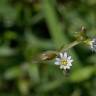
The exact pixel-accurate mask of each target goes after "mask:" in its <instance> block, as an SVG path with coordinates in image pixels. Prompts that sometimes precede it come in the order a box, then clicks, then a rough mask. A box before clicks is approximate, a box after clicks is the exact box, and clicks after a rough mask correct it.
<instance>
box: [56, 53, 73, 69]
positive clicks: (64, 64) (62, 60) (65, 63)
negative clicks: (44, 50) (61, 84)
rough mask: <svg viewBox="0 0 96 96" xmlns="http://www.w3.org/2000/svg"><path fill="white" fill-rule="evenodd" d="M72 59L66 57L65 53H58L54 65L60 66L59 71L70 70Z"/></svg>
mask: <svg viewBox="0 0 96 96" xmlns="http://www.w3.org/2000/svg"><path fill="white" fill-rule="evenodd" d="M72 62H73V60H72V58H71V56H68V54H67V52H64V53H60V54H59V56H57V58H56V61H55V65H60V69H65V70H66V69H70V67H71V66H72Z"/></svg>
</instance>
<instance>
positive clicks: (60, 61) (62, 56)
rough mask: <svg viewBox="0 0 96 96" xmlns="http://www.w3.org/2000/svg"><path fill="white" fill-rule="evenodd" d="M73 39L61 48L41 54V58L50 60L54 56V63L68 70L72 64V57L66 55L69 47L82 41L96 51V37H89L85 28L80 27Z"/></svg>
mask: <svg viewBox="0 0 96 96" xmlns="http://www.w3.org/2000/svg"><path fill="white" fill-rule="evenodd" d="M75 39H76V40H75V41H73V42H72V43H71V44H68V45H67V46H64V47H62V49H60V50H59V53H58V51H50V52H46V53H44V54H42V56H41V60H43V61H45V60H51V59H54V58H55V65H58V66H59V67H60V69H63V70H69V69H70V68H71V66H72V62H73V59H72V57H71V56H69V55H68V53H67V50H69V49H70V48H72V47H74V46H76V45H78V44H80V43H84V44H86V45H89V46H90V49H91V50H92V51H94V52H96V38H93V39H90V37H88V36H87V34H86V28H85V27H81V31H80V32H77V33H76V36H75Z"/></svg>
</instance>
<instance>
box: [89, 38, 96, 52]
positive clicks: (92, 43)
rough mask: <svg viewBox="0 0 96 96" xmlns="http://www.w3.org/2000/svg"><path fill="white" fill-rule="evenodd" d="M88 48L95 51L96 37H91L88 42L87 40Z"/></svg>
mask: <svg viewBox="0 0 96 96" xmlns="http://www.w3.org/2000/svg"><path fill="white" fill-rule="evenodd" d="M89 45H90V48H91V50H92V51H95V52H96V38H93V39H92V40H91V41H90V42H89Z"/></svg>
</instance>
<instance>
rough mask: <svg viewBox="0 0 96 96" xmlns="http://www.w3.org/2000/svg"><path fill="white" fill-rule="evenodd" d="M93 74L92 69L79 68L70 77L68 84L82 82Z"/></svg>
mask: <svg viewBox="0 0 96 96" xmlns="http://www.w3.org/2000/svg"><path fill="white" fill-rule="evenodd" d="M93 73H94V67H90V66H88V67H85V68H80V69H78V70H76V71H74V72H73V73H72V74H71V76H70V78H69V79H70V82H82V81H84V80H87V79H89V78H90V77H91V76H92V75H93Z"/></svg>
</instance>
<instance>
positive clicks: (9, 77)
mask: <svg viewBox="0 0 96 96" xmlns="http://www.w3.org/2000/svg"><path fill="white" fill-rule="evenodd" d="M82 25H83V26H86V28H87V34H88V36H90V37H94V36H95V35H96V0H0V96H49V95H50V96H96V65H95V64H96V59H95V58H96V55H95V54H94V53H92V52H91V51H90V49H88V47H86V46H85V45H83V44H80V45H78V46H76V47H74V48H72V49H71V50H69V53H70V54H71V55H72V57H73V58H74V64H73V66H72V69H71V70H70V72H69V74H67V75H68V76H66V74H64V73H63V72H62V70H60V69H59V68H58V67H57V66H55V65H54V60H52V61H46V62H41V61H39V58H38V57H39V56H40V54H41V53H42V52H44V51H46V50H56V49H57V50H58V49H59V48H60V47H61V46H62V45H66V44H68V43H71V42H72V41H73V40H74V35H75V32H78V31H79V29H80V27H81V26H82Z"/></svg>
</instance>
